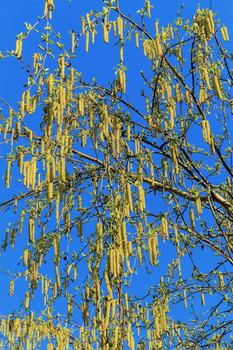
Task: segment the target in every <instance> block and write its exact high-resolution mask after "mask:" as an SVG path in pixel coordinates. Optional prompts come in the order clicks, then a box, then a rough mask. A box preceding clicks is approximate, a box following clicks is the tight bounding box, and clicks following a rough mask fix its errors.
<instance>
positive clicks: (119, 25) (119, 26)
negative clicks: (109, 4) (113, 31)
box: [117, 16, 123, 38]
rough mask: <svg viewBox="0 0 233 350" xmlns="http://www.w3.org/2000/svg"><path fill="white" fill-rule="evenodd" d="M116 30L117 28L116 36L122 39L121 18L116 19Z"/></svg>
mask: <svg viewBox="0 0 233 350" xmlns="http://www.w3.org/2000/svg"><path fill="white" fill-rule="evenodd" d="M117 28H118V35H119V37H120V38H122V37H123V19H122V18H121V16H118V17H117Z"/></svg>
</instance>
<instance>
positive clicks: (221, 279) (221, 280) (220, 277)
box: [218, 273, 224, 292]
mask: <svg viewBox="0 0 233 350" xmlns="http://www.w3.org/2000/svg"><path fill="white" fill-rule="evenodd" d="M218 280H219V285H220V290H221V291H222V292H223V287H224V280H223V275H222V273H219V275H218Z"/></svg>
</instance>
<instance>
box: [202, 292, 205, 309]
mask: <svg viewBox="0 0 233 350" xmlns="http://www.w3.org/2000/svg"><path fill="white" fill-rule="evenodd" d="M201 303H202V305H203V306H205V297H204V293H203V292H201Z"/></svg>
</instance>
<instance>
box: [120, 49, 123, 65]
mask: <svg viewBox="0 0 233 350" xmlns="http://www.w3.org/2000/svg"><path fill="white" fill-rule="evenodd" d="M120 61H121V64H122V63H123V45H120Z"/></svg>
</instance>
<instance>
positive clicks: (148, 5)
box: [146, 0, 151, 18]
mask: <svg viewBox="0 0 233 350" xmlns="http://www.w3.org/2000/svg"><path fill="white" fill-rule="evenodd" d="M146 6H147V13H148V18H150V17H151V14H150V1H149V0H148V1H147V2H146Z"/></svg>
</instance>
